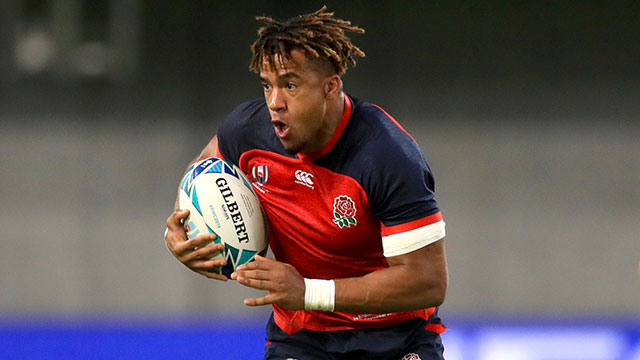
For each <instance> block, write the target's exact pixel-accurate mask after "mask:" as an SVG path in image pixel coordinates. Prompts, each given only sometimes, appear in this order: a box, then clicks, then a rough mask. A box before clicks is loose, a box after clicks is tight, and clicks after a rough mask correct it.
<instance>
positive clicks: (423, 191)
mask: <svg viewBox="0 0 640 360" xmlns="http://www.w3.org/2000/svg"><path fill="white" fill-rule="evenodd" d="M354 102H355V106H354V112H353V115H352V119H351V120H350V123H349V125H348V127H347V129H345V135H346V136H345V139H344V140H345V141H344V143H343V144H341V149H340V151H339V153H340V154H343V155H342V156H344V158H343V159H341V160H342V164H343V165H342V166H341V167H342V168H341V169H340V172H343V173H345V174H348V175H350V176H351V177H353V178H355V179H356V180H357V181H358V182H359V183H360V184H361V185H362V187H363V188H364V190H365V191H366V193H367V196H368V197H369V201H370V203H371V206H372V210H373V212H374V215H375V216H376V217H378V218H379V219H381V220H382V221H383V222H384V223H385V224H390V225H394V224H397V223H402V222H405V221H409V220H413V219H414V218H418V217H421V216H425V215H429V214H430V213H433V212H436V211H438V209H437V204H436V203H435V199H434V196H433V193H434V190H435V184H434V180H433V176H432V174H431V170H430V168H429V166H428V165H427V162H426V160H425V157H424V154H423V152H422V150H421V149H420V147H419V146H418V144H417V143H416V142H415V141H414V139H413V138H412V137H411V135H409V134H408V133H407V132H406V131H405V130H404V129H403V128H402V126H401V125H400V124H399V123H398V122H397V121H396V120H395V119H394V118H393V117H392V116H391V115H389V114H388V113H387V112H385V111H384V110H383V109H382V108H380V107H379V106H377V105H373V104H371V103H367V102H362V101H358V100H355V101H354Z"/></svg>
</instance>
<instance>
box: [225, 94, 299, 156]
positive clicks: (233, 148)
mask: <svg viewBox="0 0 640 360" xmlns="http://www.w3.org/2000/svg"><path fill="white" fill-rule="evenodd" d="M218 149H219V150H220V153H221V154H222V156H223V157H224V158H225V159H227V160H229V161H231V162H232V163H234V164H236V165H237V164H238V162H239V161H240V156H241V155H242V154H243V153H245V152H247V151H249V150H253V149H261V150H269V151H273V152H277V153H279V154H282V155H284V156H291V155H289V154H287V153H286V151H285V150H284V147H283V146H282V144H281V143H280V141H279V140H278V138H277V137H276V136H274V135H273V126H272V125H271V117H270V116H269V110H268V109H267V104H266V103H265V100H264V98H260V99H255V100H251V101H248V102H245V103H243V104H240V105H239V106H238V107H236V108H235V109H234V110H233V111H232V112H231V113H230V114H229V115H228V116H227V118H226V119H225V120H224V121H223V122H222V123H221V124H220V126H219V127H218Z"/></svg>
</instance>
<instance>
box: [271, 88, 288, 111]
mask: <svg viewBox="0 0 640 360" xmlns="http://www.w3.org/2000/svg"><path fill="white" fill-rule="evenodd" d="M286 108H287V103H286V102H285V99H284V93H283V91H282V90H280V89H278V88H277V87H274V88H273V90H272V91H271V94H270V96H269V110H271V111H274V112H278V111H282V110H285V109H286Z"/></svg>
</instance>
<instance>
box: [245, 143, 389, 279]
mask: <svg viewBox="0 0 640 360" xmlns="http://www.w3.org/2000/svg"><path fill="white" fill-rule="evenodd" d="M239 165H240V168H241V169H242V170H243V171H244V172H245V173H246V174H247V175H248V176H249V177H250V178H251V179H252V180H253V182H254V187H255V189H256V193H257V194H258V196H259V197H260V201H261V203H262V205H263V208H264V210H265V213H266V214H267V217H268V219H269V222H270V235H271V237H270V239H269V245H270V247H271V249H272V251H273V253H274V255H275V256H276V258H277V259H278V260H280V261H283V262H286V263H289V264H291V265H293V266H294V267H296V268H297V269H298V271H300V273H301V274H302V275H303V276H305V277H311V278H326V279H332V278H343V277H352V276H362V275H364V274H366V273H368V272H371V271H373V270H376V269H379V268H381V267H385V266H386V261H385V260H384V257H383V255H382V245H381V240H380V225H379V221H378V220H377V219H375V218H374V217H373V216H372V214H371V207H370V205H369V201H368V199H367V194H366V193H365V191H364V189H363V188H362V186H361V185H360V184H359V183H358V182H357V181H356V180H355V179H353V178H352V177H349V176H346V175H342V174H339V173H336V172H334V171H331V170H329V169H328V168H326V167H322V166H318V165H316V164H314V163H313V162H311V161H308V160H303V159H298V158H292V157H289V156H285V155H282V154H278V153H277V152H272V151H268V150H256V149H254V150H250V151H247V152H244V153H243V154H242V155H241V157H240V161H239Z"/></svg>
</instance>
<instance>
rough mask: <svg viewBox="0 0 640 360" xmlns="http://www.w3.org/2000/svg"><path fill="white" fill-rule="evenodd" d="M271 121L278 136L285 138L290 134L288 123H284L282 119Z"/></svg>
mask: <svg viewBox="0 0 640 360" xmlns="http://www.w3.org/2000/svg"><path fill="white" fill-rule="evenodd" d="M271 123H272V124H273V128H274V129H275V131H276V136H278V137H279V138H281V139H282V138H284V137H286V136H287V134H289V130H290V128H289V126H287V124H285V123H283V122H282V121H280V120H271Z"/></svg>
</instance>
